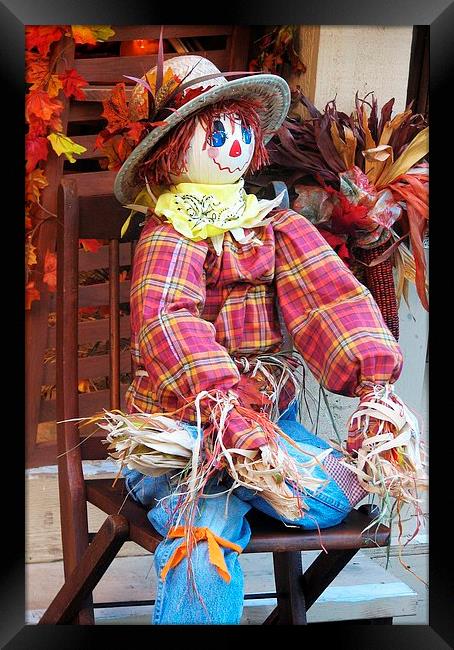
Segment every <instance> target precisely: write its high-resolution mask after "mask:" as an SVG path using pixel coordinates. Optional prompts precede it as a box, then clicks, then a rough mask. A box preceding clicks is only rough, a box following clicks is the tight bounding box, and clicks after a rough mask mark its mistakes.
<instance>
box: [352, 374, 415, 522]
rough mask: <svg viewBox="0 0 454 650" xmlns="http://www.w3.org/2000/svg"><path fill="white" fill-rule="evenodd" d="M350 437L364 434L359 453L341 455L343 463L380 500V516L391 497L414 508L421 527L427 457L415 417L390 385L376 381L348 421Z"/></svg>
mask: <svg viewBox="0 0 454 650" xmlns="http://www.w3.org/2000/svg"><path fill="white" fill-rule="evenodd" d="M349 428H350V429H349V435H352V437H353V438H355V439H356V438H357V437H358V435H361V436H362V444H361V447H360V448H359V449H358V451H357V455H355V454H351V455H350V454H348V453H345V460H344V461H342V463H343V464H344V465H346V466H347V467H349V468H350V469H351V470H352V471H353V472H354V473H355V474H356V475H357V477H358V481H359V482H360V484H361V485H362V487H363V488H364V489H365V490H366V491H367V492H369V493H371V494H376V495H377V496H378V498H379V500H380V501H381V506H382V514H381V517H380V520H385V519H386V518H387V517H388V516H390V514H391V511H392V507H391V506H390V499H391V498H394V499H395V500H396V502H397V512H398V513H399V512H400V510H401V507H402V505H403V504H407V505H408V506H410V507H411V508H412V509H413V513H414V515H415V518H416V521H417V527H419V521H420V519H421V516H422V511H421V506H420V504H421V500H420V498H419V495H420V492H421V491H422V490H425V489H427V485H428V476H427V472H426V470H427V455H426V452H425V447H424V444H423V442H422V440H421V434H420V427H419V423H418V420H417V418H416V416H415V415H414V414H413V413H412V412H411V411H410V409H408V408H407V407H406V406H405V404H404V403H403V402H402V400H401V399H400V398H399V397H398V396H397V395H395V394H394V389H393V386H392V385H391V384H385V385H383V386H382V385H375V386H372V387H371V390H370V392H368V393H366V394H365V395H364V396H363V397H362V399H361V403H360V405H359V407H358V410H357V411H356V412H355V413H354V414H353V415H352V416H351V418H350V421H349ZM415 534H416V532H415Z"/></svg>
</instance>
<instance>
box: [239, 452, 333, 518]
mask: <svg viewBox="0 0 454 650" xmlns="http://www.w3.org/2000/svg"><path fill="white" fill-rule="evenodd" d="M328 453H331V449H328V450H325V451H323V452H322V453H321V454H319V455H318V456H317V457H314V458H313V459H312V460H311V461H309V462H307V463H298V464H297V463H296V462H294V461H293V459H292V458H291V457H290V456H288V454H286V453H284V452H283V450H282V449H281V448H280V447H279V448H278V449H277V450H275V451H273V450H272V449H271V448H270V447H262V448H261V449H260V453H259V455H256V457H255V458H250V457H248V456H242V455H237V456H236V457H235V460H234V467H235V470H236V472H237V475H238V478H239V480H241V482H242V485H245V486H246V487H249V488H250V489H254V490H256V491H257V492H259V493H260V496H261V497H263V498H264V499H265V500H266V501H267V502H268V503H269V504H270V505H271V506H272V507H273V508H274V509H275V511H276V512H278V513H279V514H280V515H282V516H283V517H285V518H286V519H289V520H296V519H301V517H302V515H303V511H304V510H308V509H309V507H308V505H307V503H306V502H305V501H304V499H303V498H302V495H303V494H304V493H306V492H307V490H309V489H310V490H311V491H313V492H316V491H317V490H318V489H320V488H321V487H322V486H323V485H326V483H327V481H326V480H323V479H318V478H316V477H315V476H313V474H312V471H313V468H314V467H315V465H316V464H317V463H321V461H322V458H324V457H325V456H326V455H327V454H328ZM289 481H290V482H291V485H292V487H293V489H291V487H290V485H289ZM295 488H296V490H295Z"/></svg>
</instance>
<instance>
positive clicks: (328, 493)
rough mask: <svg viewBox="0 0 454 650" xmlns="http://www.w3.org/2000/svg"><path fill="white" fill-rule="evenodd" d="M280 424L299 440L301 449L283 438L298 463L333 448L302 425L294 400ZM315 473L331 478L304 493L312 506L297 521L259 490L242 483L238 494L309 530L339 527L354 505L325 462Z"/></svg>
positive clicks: (237, 490)
mask: <svg viewBox="0 0 454 650" xmlns="http://www.w3.org/2000/svg"><path fill="white" fill-rule="evenodd" d="M278 425H279V427H280V428H281V429H282V431H283V432H284V433H286V434H287V435H288V436H289V437H290V438H291V439H292V440H294V441H295V442H296V443H297V445H298V447H299V448H295V447H293V445H291V444H290V443H289V442H287V441H286V440H284V439H282V445H283V446H284V447H285V448H286V450H287V451H288V453H289V455H290V456H292V457H293V458H294V459H295V460H296V461H298V462H302V463H304V462H307V461H308V460H310V459H311V458H312V457H313V456H314V455H317V454H320V452H321V451H323V450H324V449H328V448H330V447H331V445H330V444H329V443H328V442H326V441H325V440H323V439H321V438H319V437H318V436H315V435H314V434H313V433H310V431H308V430H307V429H306V428H305V427H304V426H303V425H302V424H300V423H299V422H297V421H296V405H295V404H294V403H292V404H290V405H289V407H287V409H286V410H285V412H284V413H283V414H282V416H281V418H280V419H279V421H278ZM331 453H332V454H333V455H334V456H335V457H337V458H339V457H342V454H341V453H340V452H338V451H337V450H335V449H333V451H332V452H331ZM313 475H314V476H315V477H316V478H320V479H323V480H327V484H326V485H325V486H323V487H322V488H321V489H318V490H315V491H310V490H308V491H307V494H304V495H302V497H303V499H304V501H305V502H306V504H307V505H308V506H309V509H308V510H306V511H305V515H304V516H303V517H302V518H300V519H296V520H289V519H286V518H285V517H283V516H281V515H279V514H277V513H276V511H275V510H274V508H273V507H272V506H271V505H270V504H269V503H268V502H267V501H265V499H263V497H261V496H259V493H258V492H254V491H253V490H250V489H248V488H245V487H242V486H241V487H239V488H237V489H236V490H235V492H234V493H235V494H236V495H237V496H238V497H239V498H240V499H243V500H245V501H247V502H248V503H250V504H251V505H252V506H253V507H254V508H257V509H258V510H260V511H262V512H264V513H266V514H268V515H270V516H271V517H273V518H274V519H279V520H280V521H283V522H285V523H287V524H291V525H294V526H295V525H296V526H300V527H301V528H305V529H307V530H315V529H317V528H329V527H330V526H336V525H337V524H340V523H341V522H342V521H343V520H344V519H345V517H346V516H347V515H348V514H349V512H350V511H351V509H352V505H351V504H350V502H349V500H348V498H347V496H346V494H345V493H344V492H343V491H342V489H341V488H340V486H339V485H338V484H337V483H336V481H335V480H334V478H333V477H332V476H331V475H330V474H329V473H328V472H327V471H325V470H324V469H323V461H322V467H321V466H320V465H316V466H315V468H314V471H313Z"/></svg>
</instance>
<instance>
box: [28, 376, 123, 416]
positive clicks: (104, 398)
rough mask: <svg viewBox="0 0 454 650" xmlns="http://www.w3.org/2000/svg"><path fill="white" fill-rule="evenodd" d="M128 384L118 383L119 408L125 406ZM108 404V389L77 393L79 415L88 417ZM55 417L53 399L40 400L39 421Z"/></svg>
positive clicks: (107, 406)
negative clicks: (119, 391) (119, 389)
mask: <svg viewBox="0 0 454 650" xmlns="http://www.w3.org/2000/svg"><path fill="white" fill-rule="evenodd" d="M128 387H129V384H120V388H121V408H122V409H123V408H124V407H125V402H124V393H125V392H126V390H127V388H128ZM109 406H110V391H109V390H97V391H94V392H93V393H81V394H80V395H79V417H81V418H84V417H90V416H92V415H95V414H96V413H98V412H100V411H102V409H103V408H109ZM55 419H56V408H55V400H54V399H49V400H41V408H40V414H39V421H40V422H53V421H54V420H55Z"/></svg>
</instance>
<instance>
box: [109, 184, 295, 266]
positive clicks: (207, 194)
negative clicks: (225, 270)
mask: <svg viewBox="0 0 454 650" xmlns="http://www.w3.org/2000/svg"><path fill="white" fill-rule="evenodd" d="M282 196H283V192H282V193H281V194H279V195H278V196H277V197H276V198H275V199H272V200H266V199H260V200H259V199H257V197H256V196H255V195H254V194H247V193H246V192H245V190H244V181H243V179H240V180H239V181H238V182H237V183H230V184H225V185H207V184H202V183H179V184H177V185H172V186H171V187H170V188H169V189H168V190H167V191H163V192H162V193H160V194H159V197H158V199H157V200H156V203H155V204H154V201H153V198H154V197H153V198H152V197H151V196H150V194H149V193H148V192H147V190H143V191H142V192H141V193H140V194H139V195H138V197H137V198H136V201H135V203H134V204H132V205H128V206H126V207H130V208H132V209H133V210H134V211H139V212H146V211H147V209H148V208H149V207H150V208H152V209H153V211H154V213H155V214H156V215H157V216H158V217H165V218H166V220H167V221H168V222H169V223H171V224H172V226H173V227H174V228H175V230H176V231H177V232H179V233H181V234H182V235H184V236H185V237H187V238H188V239H191V240H192V241H201V240H203V239H208V238H211V241H212V242H213V246H214V248H215V250H216V253H217V254H218V255H220V254H221V252H222V243H223V241H224V234H225V233H226V232H231V234H232V236H233V237H234V239H235V240H236V241H238V242H239V243H242V244H245V243H248V242H251V241H254V242H255V243H256V244H260V241H259V240H258V239H256V238H255V235H254V233H249V235H246V234H245V232H244V228H257V227H260V226H265V225H267V224H268V223H270V221H271V219H266V220H265V217H266V215H267V214H268V213H269V212H270V211H271V210H272V209H273V208H276V207H278V206H279V204H280V203H281V201H282ZM141 206H145V207H141ZM128 223H129V219H128V222H127V223H126V224H125V225H124V226H123V229H122V234H123V232H124V231H125V230H126V228H127V224H128Z"/></svg>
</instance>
